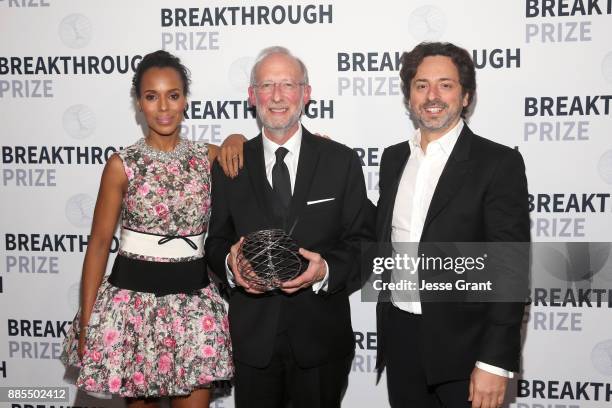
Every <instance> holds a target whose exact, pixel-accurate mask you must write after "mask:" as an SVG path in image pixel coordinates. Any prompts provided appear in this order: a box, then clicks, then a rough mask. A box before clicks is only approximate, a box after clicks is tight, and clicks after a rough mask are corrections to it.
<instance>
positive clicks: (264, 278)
mask: <svg viewBox="0 0 612 408" xmlns="http://www.w3.org/2000/svg"><path fill="white" fill-rule="evenodd" d="M298 251H299V247H298V245H297V244H296V242H295V241H294V240H293V239H292V238H291V237H290V236H289V235H287V233H285V231H283V230H280V229H270V230H261V231H256V232H253V233H251V234H249V235H247V236H246V237H245V238H244V239H243V240H241V241H240V242H239V246H238V250H237V254H236V258H235V259H236V262H235V266H236V269H237V270H238V272H239V274H240V276H241V278H242V280H243V281H244V282H245V283H246V284H247V285H248V287H249V288H252V289H255V290H256V291H259V292H266V291H270V290H274V289H277V288H279V287H280V286H281V285H282V283H283V282H286V281H289V280H292V279H294V278H295V277H297V276H298V275H300V274H301V273H302V272H304V271H305V270H306V268H307V267H308V261H307V260H306V259H304V258H303V257H302V256H301V255H300V254H299V252H298Z"/></svg>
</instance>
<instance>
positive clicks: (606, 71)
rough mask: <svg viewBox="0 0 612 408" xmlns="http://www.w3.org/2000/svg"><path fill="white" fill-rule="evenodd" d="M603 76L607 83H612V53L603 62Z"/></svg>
mask: <svg viewBox="0 0 612 408" xmlns="http://www.w3.org/2000/svg"><path fill="white" fill-rule="evenodd" d="M601 74H602V75H603V77H604V78H605V79H606V81H608V82H610V83H612V51H610V52H609V53H607V54H606V56H605V57H604V59H603V61H602V62H601Z"/></svg>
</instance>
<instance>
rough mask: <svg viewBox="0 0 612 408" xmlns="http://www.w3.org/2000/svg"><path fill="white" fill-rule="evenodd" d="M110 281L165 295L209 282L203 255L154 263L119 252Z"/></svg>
mask: <svg viewBox="0 0 612 408" xmlns="http://www.w3.org/2000/svg"><path fill="white" fill-rule="evenodd" d="M108 282H109V283H110V284H111V285H113V286H116V287H118V288H121V289H128V290H133V291H136V292H147V293H153V294H155V296H165V295H170V294H175V293H192V292H196V291H198V290H200V289H202V288H205V287H206V286H208V284H209V283H210V280H209V278H208V273H207V272H206V262H204V258H199V259H195V260H193V261H185V262H152V261H143V260H141V259H133V258H128V257H126V256H123V255H117V257H116V258H115V263H114V264H113V270H112V272H111V274H110V276H109V277H108Z"/></svg>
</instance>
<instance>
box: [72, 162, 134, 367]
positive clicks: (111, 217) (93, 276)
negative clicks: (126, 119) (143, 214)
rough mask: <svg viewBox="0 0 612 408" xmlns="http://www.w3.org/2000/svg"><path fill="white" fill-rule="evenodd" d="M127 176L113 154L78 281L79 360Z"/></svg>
mask: <svg viewBox="0 0 612 408" xmlns="http://www.w3.org/2000/svg"><path fill="white" fill-rule="evenodd" d="M127 183H128V180H127V176H126V175H125V171H124V169H123V161H122V160H121V158H120V157H119V156H118V155H113V156H112V157H111V158H110V160H108V162H107V163H106V166H105V167H104V171H103V173H102V179H101V181H100V189H99V191H98V199H97V200H96V208H95V210H94V217H93V222H92V225H91V236H90V238H89V242H88V244H87V251H86V252H85V260H84V261H83V274H82V278H81V318H80V322H79V326H80V329H81V330H80V336H79V356H80V357H81V358H82V356H83V351H84V345H85V330H86V328H87V324H88V323H89V318H90V316H91V311H92V309H93V305H94V302H95V301H96V294H97V292H98V289H99V288H100V284H101V283H102V278H103V277H104V272H105V270H106V263H107V261H108V254H109V250H110V246H111V243H112V240H113V234H114V232H115V227H116V226H117V220H118V219H119V214H120V213H121V203H122V200H123V195H124V194H125V192H126V190H127Z"/></svg>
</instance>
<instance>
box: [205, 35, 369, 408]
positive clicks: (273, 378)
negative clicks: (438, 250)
mask: <svg viewBox="0 0 612 408" xmlns="http://www.w3.org/2000/svg"><path fill="white" fill-rule="evenodd" d="M310 92H311V88H310V85H309V84H308V74H307V71H306V67H305V66H304V64H303V63H302V62H301V61H300V60H299V59H298V58H296V57H294V56H293V55H291V53H290V52H289V51H288V50H287V49H285V48H282V47H272V48H268V49H265V50H263V51H262V53H261V54H260V56H259V57H258V58H257V60H256V63H255V65H254V66H253V69H252V72H251V85H250V87H249V101H250V102H251V104H252V105H254V106H256V108H257V116H258V119H259V121H260V122H261V124H262V128H263V129H262V132H261V134H260V135H259V136H257V137H255V138H254V139H251V140H249V141H248V142H246V143H245V144H244V167H243V169H242V171H241V172H240V174H239V175H238V176H237V177H236V178H235V179H230V178H229V177H226V176H225V175H224V174H223V173H222V171H221V170H220V168H219V167H218V166H216V167H215V168H214V169H213V186H214V187H213V191H212V214H211V220H210V227H209V235H208V239H207V241H206V256H207V259H208V263H209V265H210V267H211V268H212V270H213V271H214V272H215V273H217V274H218V275H219V276H220V277H221V279H222V280H223V281H226V283H227V284H228V285H229V286H230V287H232V288H233V289H232V290H231V295H230V300H229V320H230V331H231V336H232V342H233V349H234V360H235V363H236V377H235V381H236V394H235V398H236V406H237V407H238V408H242V407H266V408H274V407H283V406H285V405H286V403H287V402H289V401H290V402H291V404H292V407H296V408H298V407H309V408H312V407H339V406H340V401H341V399H342V393H343V390H344V389H345V387H346V383H347V379H348V373H349V370H350V365H351V361H352V356H353V353H354V347H355V346H354V338H353V331H352V328H351V320H350V308H349V301H348V295H349V287H351V285H353V284H354V283H355V282H358V281H359V276H358V275H359V273H358V257H359V252H360V242H361V241H362V240H363V239H364V235H363V223H364V220H366V217H367V214H366V211H367V210H368V201H367V197H366V190H365V183H364V178H363V173H362V169H361V165H360V162H359V159H358V157H357V155H356V154H355V153H354V152H353V151H352V150H351V149H350V148H348V147H346V146H344V145H341V144H339V143H336V142H333V141H331V140H328V139H325V138H321V137H317V136H313V135H312V134H311V133H310V132H309V131H308V130H306V129H305V128H304V127H303V126H301V124H300V121H299V119H300V116H301V114H302V110H303V108H304V106H305V104H306V103H307V102H308V101H309V97H310ZM270 228H283V229H285V230H286V231H287V232H289V231H291V236H292V237H293V238H294V239H295V241H296V242H297V244H298V245H299V246H300V253H301V254H302V256H303V257H304V258H306V259H307V260H308V267H307V269H306V270H305V272H304V273H303V274H301V275H300V276H299V277H297V278H295V279H293V280H291V281H288V282H285V283H284V284H283V285H282V287H281V288H280V290H275V291H272V292H262V290H261V289H262V288H260V287H256V286H253V285H252V284H249V283H247V281H245V280H244V279H243V277H242V276H241V271H240V270H239V269H238V268H237V267H236V266H237V265H236V264H237V260H236V257H237V253H238V248H239V245H240V242H241V241H242V237H244V236H245V235H247V234H249V233H251V232H255V231H258V230H263V229H270Z"/></svg>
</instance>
